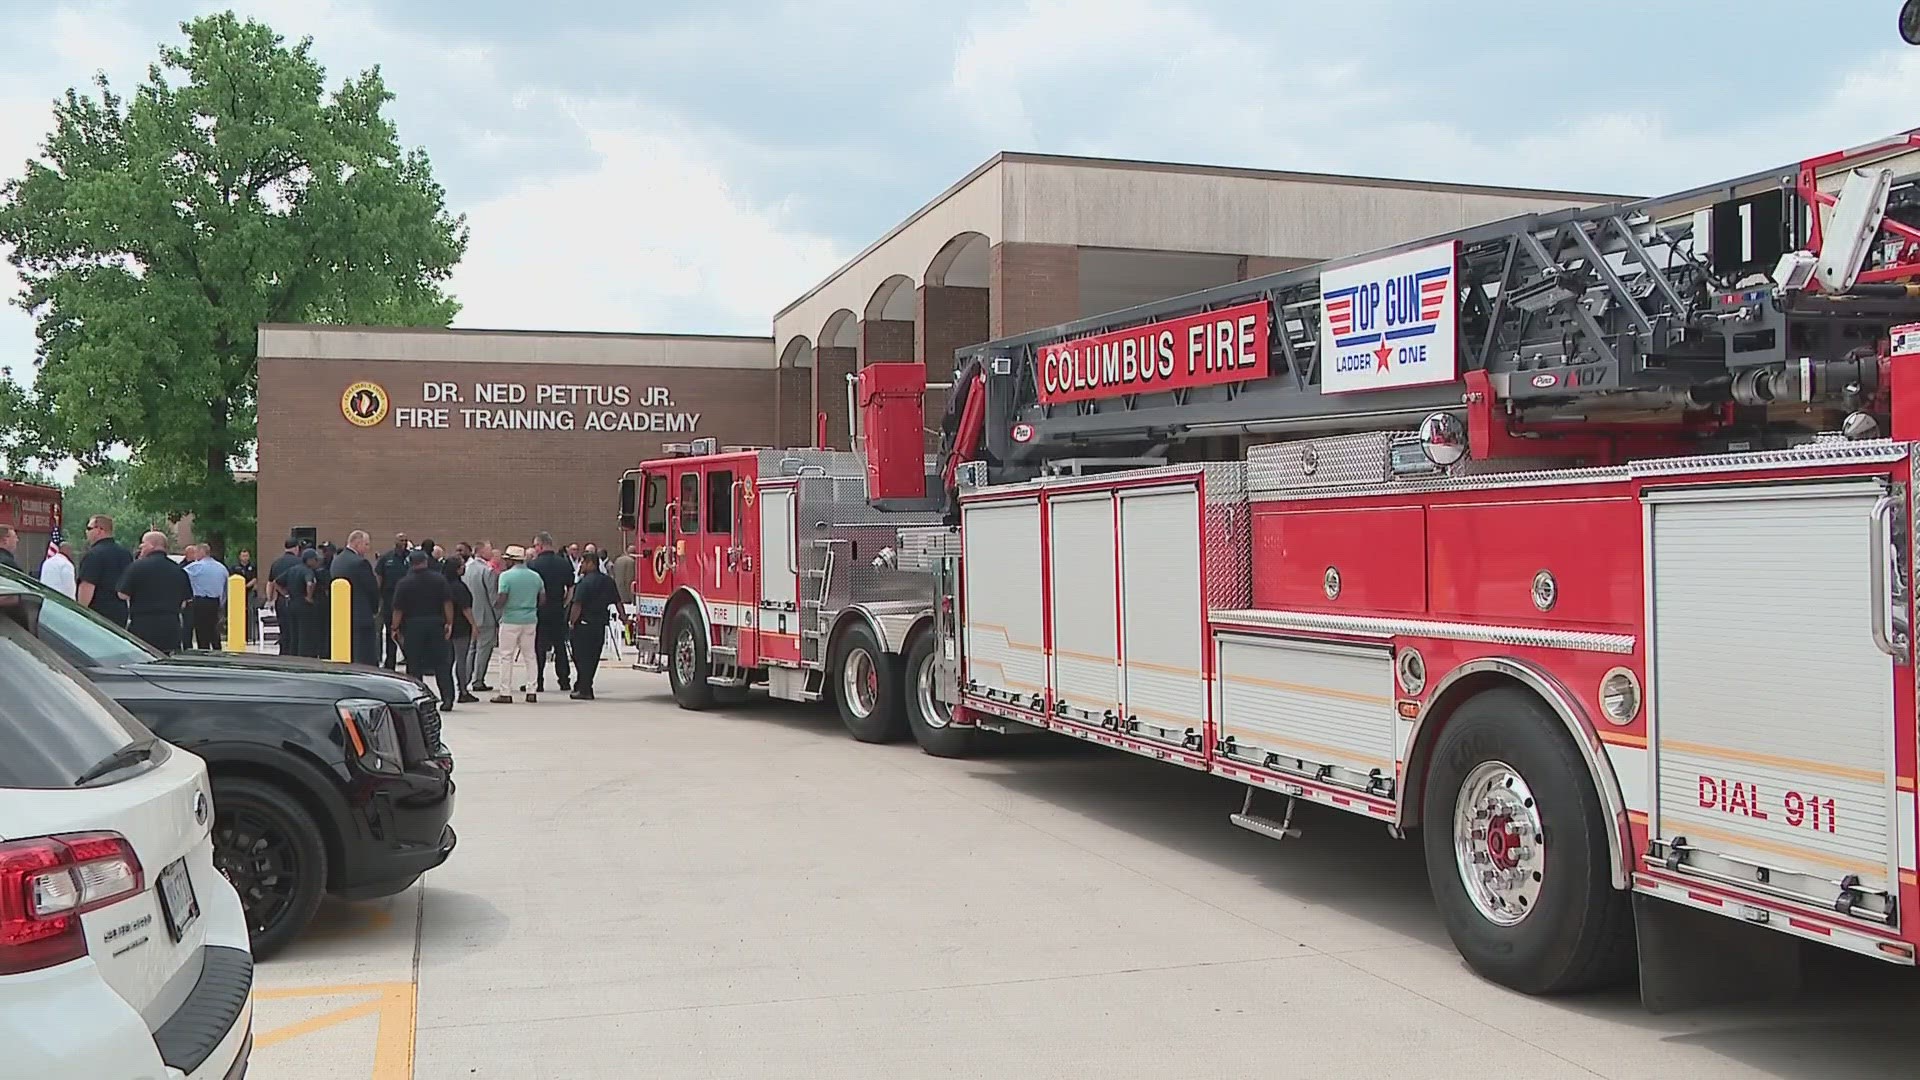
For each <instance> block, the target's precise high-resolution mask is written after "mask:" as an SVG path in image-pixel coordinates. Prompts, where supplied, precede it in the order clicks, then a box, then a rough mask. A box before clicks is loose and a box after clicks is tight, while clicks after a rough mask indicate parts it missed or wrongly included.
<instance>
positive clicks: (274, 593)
mask: <svg viewBox="0 0 1920 1080" xmlns="http://www.w3.org/2000/svg"><path fill="white" fill-rule="evenodd" d="M299 562H300V541H299V540H298V539H297V538H294V537H288V538H287V544H286V550H285V551H282V552H281V553H280V557H279V558H277V559H275V560H273V562H272V564H271V565H269V566H268V567H267V584H266V590H265V591H266V595H267V599H269V600H271V601H272V602H273V625H274V626H276V627H278V628H279V632H280V638H279V644H278V650H279V653H280V655H281V656H299V655H300V631H299V629H298V628H297V627H295V626H294V625H293V621H292V620H291V619H289V618H288V617H287V600H288V597H287V593H286V590H285V588H283V587H282V586H281V584H280V579H281V578H283V577H285V576H287V571H288V570H291V569H293V568H294V566H296V565H297V564H298V563H299Z"/></svg>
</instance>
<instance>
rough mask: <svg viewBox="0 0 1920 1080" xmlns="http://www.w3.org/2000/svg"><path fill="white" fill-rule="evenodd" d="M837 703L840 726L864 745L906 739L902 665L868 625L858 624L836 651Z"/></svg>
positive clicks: (832, 669) (841, 640)
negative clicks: (901, 682) (901, 679)
mask: <svg viewBox="0 0 1920 1080" xmlns="http://www.w3.org/2000/svg"><path fill="white" fill-rule="evenodd" d="M834 653H835V658H834V663H833V666H832V667H831V668H830V669H829V670H830V671H832V672H833V699H834V703H835V704H836V705H838V706H839V708H840V722H841V723H843V724H845V725H846V726H847V731H848V732H850V733H852V735H853V737H854V738H856V739H858V740H860V741H861V742H870V743H883V742H893V741H894V740H896V739H898V738H900V737H901V736H902V735H905V734H906V733H907V732H906V719H905V717H904V716H903V715H902V714H903V713H905V712H906V708H905V705H906V703H905V702H904V701H902V700H901V697H902V695H901V692H900V665H899V663H898V661H897V660H896V659H895V657H894V656H893V654H891V653H889V652H887V650H886V649H884V648H882V647H881V645H880V639H879V638H877V637H875V636H874V633H873V630H872V628H871V627H869V626H867V624H866V623H863V622H856V623H854V624H853V625H852V626H849V627H848V628H847V632H846V633H845V634H842V635H841V637H840V644H839V647H838V648H836V649H835V650H834Z"/></svg>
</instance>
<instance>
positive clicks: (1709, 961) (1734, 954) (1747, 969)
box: [1633, 893, 1802, 1013]
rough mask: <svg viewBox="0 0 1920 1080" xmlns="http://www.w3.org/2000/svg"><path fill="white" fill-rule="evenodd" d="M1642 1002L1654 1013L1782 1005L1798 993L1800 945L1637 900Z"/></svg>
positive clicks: (1726, 921)
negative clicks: (1733, 1006)
mask: <svg viewBox="0 0 1920 1080" xmlns="http://www.w3.org/2000/svg"><path fill="white" fill-rule="evenodd" d="M1633 922H1634V928H1635V929H1636V930H1637V931H1638V933H1639V939H1640V1001H1641V1003H1642V1004H1643V1005H1645V1006H1646V1009H1647V1011H1648V1012H1651V1013H1669V1012H1678V1011H1681V1010H1683V1009H1700V1008H1708V1007H1712V1006H1716V1005H1737V1004H1753V1003H1770V1002H1782V1001H1786V1000H1789V999H1791V998H1792V997H1793V996H1794V995H1795V994H1797V993H1798V992H1799V990H1800V952H1801V948H1802V946H1801V943H1800V940H1799V939H1798V938H1796V937H1793V936H1792V935H1790V934H1782V933H1778V932H1776V931H1773V930H1768V929H1766V928H1764V927H1759V926H1752V925H1749V924H1747V923H1744V922H1740V921H1738V920H1735V919H1729V918H1726V917H1724V916H1721V915H1713V914H1710V913H1708V912H1705V911H1696V910H1694V909H1693V908H1690V907H1686V906H1684V905H1681V904H1673V903H1668V902H1667V901H1665V900H1659V899H1655V898H1654V897H1651V896H1647V895H1645V894H1643V893H1635V894H1634V897H1633Z"/></svg>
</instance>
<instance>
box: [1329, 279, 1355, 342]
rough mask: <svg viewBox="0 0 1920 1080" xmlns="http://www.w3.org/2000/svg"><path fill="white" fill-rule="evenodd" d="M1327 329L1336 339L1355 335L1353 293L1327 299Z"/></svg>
mask: <svg viewBox="0 0 1920 1080" xmlns="http://www.w3.org/2000/svg"><path fill="white" fill-rule="evenodd" d="M1327 329H1329V330H1331V331H1333V336H1334V337H1337V338H1339V337H1346V336H1347V335H1348V334H1351V333H1353V291H1352V290H1348V291H1346V292H1343V293H1339V294H1336V295H1334V296H1329V297H1327Z"/></svg>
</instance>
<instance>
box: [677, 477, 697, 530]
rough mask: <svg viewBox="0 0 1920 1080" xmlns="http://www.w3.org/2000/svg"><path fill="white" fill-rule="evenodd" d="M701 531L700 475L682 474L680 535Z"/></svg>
mask: <svg viewBox="0 0 1920 1080" xmlns="http://www.w3.org/2000/svg"><path fill="white" fill-rule="evenodd" d="M699 531H700V474H699V473H697V472H689V473H681V474H680V533H681V535H683V536H684V535H686V534H687V533H697V532H699Z"/></svg>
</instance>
